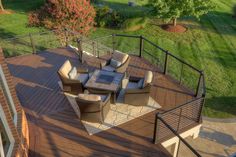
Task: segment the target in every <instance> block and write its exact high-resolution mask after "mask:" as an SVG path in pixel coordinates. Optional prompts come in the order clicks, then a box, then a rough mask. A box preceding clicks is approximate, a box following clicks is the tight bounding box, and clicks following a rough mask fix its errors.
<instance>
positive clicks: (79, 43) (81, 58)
mask: <svg viewBox="0 0 236 157" xmlns="http://www.w3.org/2000/svg"><path fill="white" fill-rule="evenodd" d="M81 42H82V40H81V39H80V38H78V39H77V48H78V53H79V60H80V62H81V63H83V50H82V43H81Z"/></svg>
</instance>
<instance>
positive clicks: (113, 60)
mask: <svg viewBox="0 0 236 157" xmlns="http://www.w3.org/2000/svg"><path fill="white" fill-rule="evenodd" d="M110 65H111V66H112V67H114V68H117V67H119V66H120V65H121V62H119V61H117V60H115V59H111V62H110Z"/></svg>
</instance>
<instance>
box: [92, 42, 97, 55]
mask: <svg viewBox="0 0 236 157" xmlns="http://www.w3.org/2000/svg"><path fill="white" fill-rule="evenodd" d="M92 46H93V55H95V56H96V53H95V42H94V41H93V42H92Z"/></svg>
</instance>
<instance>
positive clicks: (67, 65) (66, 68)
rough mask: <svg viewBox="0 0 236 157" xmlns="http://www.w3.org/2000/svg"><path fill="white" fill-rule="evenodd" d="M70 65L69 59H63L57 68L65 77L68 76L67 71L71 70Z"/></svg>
mask: <svg viewBox="0 0 236 157" xmlns="http://www.w3.org/2000/svg"><path fill="white" fill-rule="evenodd" d="M71 69H72V66H71V63H70V61H69V60H67V61H65V63H64V64H63V65H62V67H61V68H60V70H59V73H60V74H61V75H62V76H63V77H65V78H69V75H68V74H69V72H70V71H71Z"/></svg>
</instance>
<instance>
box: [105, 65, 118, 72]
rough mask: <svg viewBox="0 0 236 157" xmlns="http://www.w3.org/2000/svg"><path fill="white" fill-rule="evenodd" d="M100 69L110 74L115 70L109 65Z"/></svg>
mask: <svg viewBox="0 0 236 157" xmlns="http://www.w3.org/2000/svg"><path fill="white" fill-rule="evenodd" d="M102 69H103V70H106V71H111V72H113V71H115V68H114V67H112V66H110V65H108V66H104V67H103V68H102Z"/></svg>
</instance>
